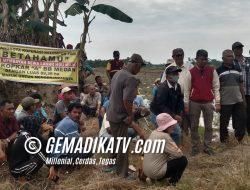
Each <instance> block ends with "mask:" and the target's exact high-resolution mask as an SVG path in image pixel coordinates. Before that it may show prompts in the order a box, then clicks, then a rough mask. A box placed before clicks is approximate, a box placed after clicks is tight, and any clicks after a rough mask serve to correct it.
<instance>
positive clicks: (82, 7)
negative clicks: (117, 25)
mask: <svg viewBox="0 0 250 190" xmlns="http://www.w3.org/2000/svg"><path fill="white" fill-rule="evenodd" d="M93 11H95V12H98V13H102V14H106V15H108V16H109V17H111V18H112V19H114V20H118V21H121V22H126V23H132V22H133V19H132V18H131V17H129V16H128V15H127V14H125V13H123V12H122V11H121V10H119V9H118V8H116V7H114V6H111V5H106V4H96V0H94V1H93V3H92V4H91V3H90V1H89V0H75V3H73V4H72V5H71V6H70V7H69V8H68V9H67V10H66V11H65V15H66V17H67V16H69V15H70V16H75V15H79V14H83V24H84V29H83V33H82V35H81V48H80V49H81V50H82V51H80V52H84V54H86V51H85V44H86V39H87V35H88V33H89V26H90V24H91V23H92V22H93V20H94V19H95V18H96V17H95V16H92V12H93Z"/></svg>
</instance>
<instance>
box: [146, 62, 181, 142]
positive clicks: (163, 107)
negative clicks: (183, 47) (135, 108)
mask: <svg viewBox="0 0 250 190" xmlns="http://www.w3.org/2000/svg"><path fill="white" fill-rule="evenodd" d="M165 72H166V80H165V82H164V83H162V84H160V86H159V88H158V90H157V93H156V96H155V97H154V99H153V101H152V103H151V105H150V109H151V111H152V112H153V114H154V115H159V114H161V113H168V114H169V115H171V116H172V117H173V118H174V119H175V120H177V121H178V124H179V125H178V126H176V127H175V131H174V133H173V134H172V135H171V137H172V138H173V140H174V141H175V143H176V144H177V145H179V144H180V136H181V130H180V125H181V122H182V117H181V115H182V112H183V111H184V102H183V95H182V93H181V87H180V85H179V84H178V83H177V82H178V79H179V72H181V69H179V68H178V67H176V66H172V65H170V66H169V67H167V69H166V71H165Z"/></svg>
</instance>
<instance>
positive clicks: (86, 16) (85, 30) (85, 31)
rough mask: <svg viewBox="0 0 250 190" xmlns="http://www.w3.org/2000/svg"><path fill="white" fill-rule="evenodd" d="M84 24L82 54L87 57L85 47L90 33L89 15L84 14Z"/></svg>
mask: <svg viewBox="0 0 250 190" xmlns="http://www.w3.org/2000/svg"><path fill="white" fill-rule="evenodd" d="M83 23H84V29H83V34H82V43H81V49H82V52H81V53H84V54H85V56H86V51H85V46H86V42H87V41H86V40H87V35H88V32H89V16H88V15H87V14H84V17H83Z"/></svg>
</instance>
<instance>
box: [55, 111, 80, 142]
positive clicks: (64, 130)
mask: <svg viewBox="0 0 250 190" xmlns="http://www.w3.org/2000/svg"><path fill="white" fill-rule="evenodd" d="M54 135H55V137H79V136H80V133H79V127H78V124H77V123H76V122H74V121H73V120H72V119H70V117H68V116H67V117H65V118H64V119H63V120H62V121H60V122H59V123H58V125H57V126H56V128H55V131H54Z"/></svg>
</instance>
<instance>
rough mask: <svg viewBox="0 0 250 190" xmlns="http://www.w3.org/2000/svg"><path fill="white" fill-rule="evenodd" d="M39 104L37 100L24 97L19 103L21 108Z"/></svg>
mask: <svg viewBox="0 0 250 190" xmlns="http://www.w3.org/2000/svg"><path fill="white" fill-rule="evenodd" d="M38 102H40V100H39V99H34V98H32V97H25V98H24V99H22V101H21V105H22V107H23V108H28V107H30V106H33V105H34V104H36V103H38Z"/></svg>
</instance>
